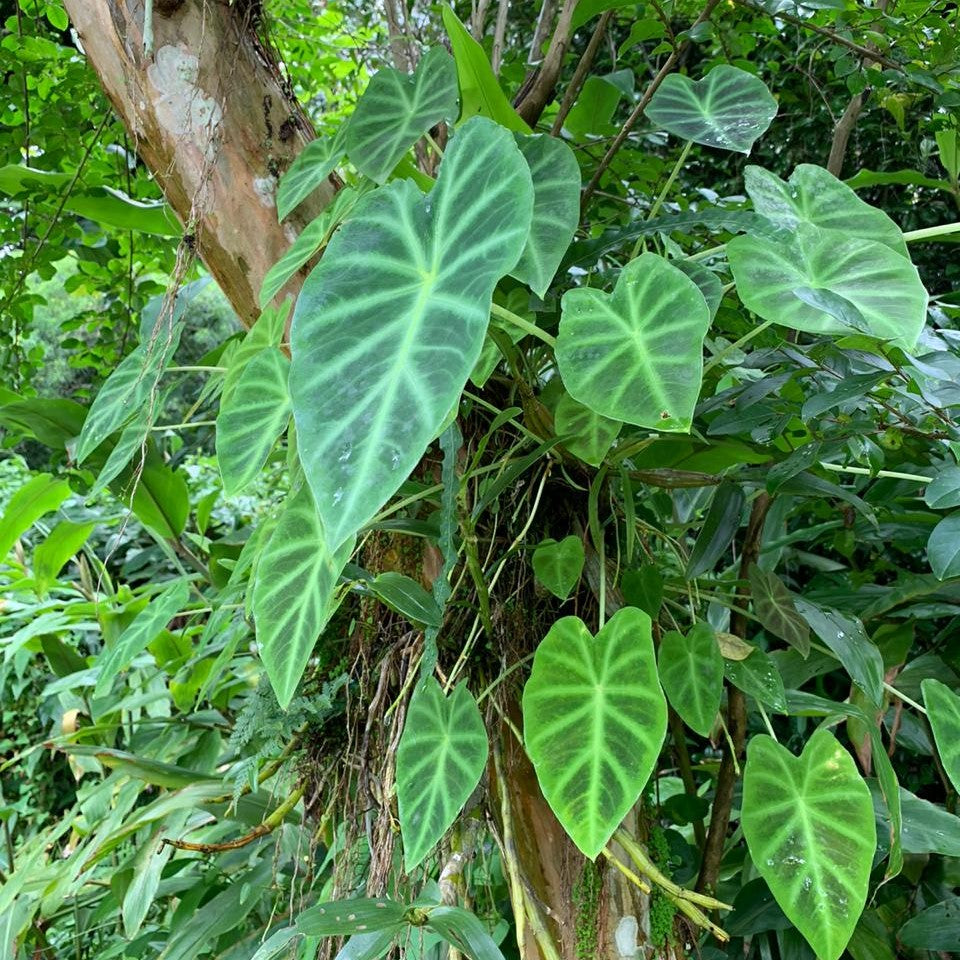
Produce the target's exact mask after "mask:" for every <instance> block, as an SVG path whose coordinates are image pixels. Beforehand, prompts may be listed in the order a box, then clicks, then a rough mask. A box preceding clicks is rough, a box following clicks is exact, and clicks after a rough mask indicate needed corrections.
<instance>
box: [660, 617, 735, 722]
mask: <svg viewBox="0 0 960 960" xmlns="http://www.w3.org/2000/svg"><path fill="white" fill-rule="evenodd" d="M657 671H658V673H659V674H660V683H661V685H662V686H663V692H664V693H665V694H666V695H667V699H668V700H669V701H670V705H671V706H672V707H673V709H674V710H676V711H677V713H678V714H679V715H680V719H681V720H683V722H684V723H685V724H686V725H687V726H688V727H689V728H690V729H691V730H694V731H695V732H697V733H699V734H700V736H702V737H706V736H708V735H709V733H710V730H711V729H712V728H713V724H714V722H715V721H716V719H717V711H718V710H719V709H720V698H721V696H722V695H723V657H722V656H721V654H720V648H719V647H718V646H717V638H716V636H714V633H713V627H711V626H710V624H709V623H705V622H701V623H696V624H694V625H693V627H692V629H691V630H690V632H689V633H688V634H687V635H686V636H684V635H683V634H682V633H678V632H677V631H676V630H670V631H668V632H667V633H665V634H664V635H663V638H662V639H661V641H660V650H659V653H658V655H657Z"/></svg>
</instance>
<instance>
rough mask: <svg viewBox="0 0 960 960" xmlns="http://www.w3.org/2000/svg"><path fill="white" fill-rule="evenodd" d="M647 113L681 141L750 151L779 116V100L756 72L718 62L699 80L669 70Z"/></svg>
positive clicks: (659, 125)
mask: <svg viewBox="0 0 960 960" xmlns="http://www.w3.org/2000/svg"><path fill="white" fill-rule="evenodd" d="M646 115H647V117H648V119H649V120H650V122H651V123H654V124H656V125H657V126H658V127H662V128H663V129H664V130H666V131H668V132H669V133H672V134H674V135H675V136H677V137H683V139H684V140H693V141H694V142H695V143H702V144H704V145H705V146H708V147H719V148H720V149H721V150H735V151H737V152H738V153H749V152H750V148H751V147H752V146H753V144H754V142H755V141H757V140H758V139H759V138H760V137H762V136H763V135H764V133H766V132H767V128H768V127H769V126H770V124H771V123H772V122H773V118H774V117H775V116H776V115H777V101H776V100H774V99H773V96H772V95H771V94H770V91H769V90H768V89H767V85H766V84H765V83H764V82H763V81H762V80H761V79H760V78H759V77H755V76H754V75H753V74H752V73H747V72H746V71H745V70H741V69H739V67H732V66H729V65H728V64H721V65H720V66H718V67H714V68H713V69H712V70H711V71H710V72H709V73H708V74H707V75H706V76H705V77H704V78H703V79H702V80H698V81H694V80H691V79H690V78H689V77H685V76H683V75H682V74H679V73H672V74H670V75H669V76H668V77H667V78H666V79H665V80H664V81H663V83H661V84H660V87H659V88H658V89H657V92H656V93H655V94H654V95H653V98H652V99H651V101H650V104H649V106H648V107H647V110H646Z"/></svg>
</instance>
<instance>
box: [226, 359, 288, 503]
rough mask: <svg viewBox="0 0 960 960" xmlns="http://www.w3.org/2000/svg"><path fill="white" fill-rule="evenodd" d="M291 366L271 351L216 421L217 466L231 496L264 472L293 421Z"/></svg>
mask: <svg viewBox="0 0 960 960" xmlns="http://www.w3.org/2000/svg"><path fill="white" fill-rule="evenodd" d="M289 369H290V361H289V360H287V358H286V357H285V356H284V355H283V354H282V353H281V352H280V351H279V350H278V349H277V348H276V347H269V348H267V349H266V350H264V351H263V352H262V353H259V354H258V355H257V356H255V357H254V358H253V359H252V360H251V361H250V362H249V363H248V364H247V365H246V367H245V368H244V370H243V373H241V374H240V378H239V379H238V380H237V383H236V387H235V388H234V390H233V391H232V392H231V394H230V399H229V400H228V401H227V402H226V403H223V404H222V405H221V409H220V415H219V416H218V417H217V462H218V463H219V465H220V476H221V477H223V492H224V493H225V494H226V495H227V496H232V495H233V494H235V493H239V492H240V491H241V490H242V489H243V488H244V487H245V486H246V485H247V484H248V483H249V482H250V481H251V480H253V478H254V477H255V476H256V475H257V474H258V473H259V472H260V470H261V469H262V468H263V465H264V464H265V463H266V462H267V457H268V456H269V455H270V450H271V449H272V448H273V445H274V443H275V442H276V440H277V437H278V436H280V434H281V433H282V432H283V429H284V427H286V425H287V420H289V418H290V394H289V393H288V391H287V375H288V373H289Z"/></svg>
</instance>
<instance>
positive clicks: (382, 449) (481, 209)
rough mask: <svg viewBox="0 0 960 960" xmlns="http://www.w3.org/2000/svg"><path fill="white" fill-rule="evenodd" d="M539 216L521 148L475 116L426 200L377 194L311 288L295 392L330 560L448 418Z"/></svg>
mask: <svg viewBox="0 0 960 960" xmlns="http://www.w3.org/2000/svg"><path fill="white" fill-rule="evenodd" d="M532 206H533V186H532V183H531V180H530V172H529V170H528V169H527V164H526V161H525V160H524V159H523V156H522V155H521V153H520V151H519V150H518V149H517V146H516V144H515V143H514V141H513V137H512V136H511V135H510V133H509V132H507V131H506V130H503V129H501V128H499V127H497V126H496V125H495V124H493V123H491V122H490V121H489V120H486V119H484V118H482V117H475V118H474V119H473V120H471V121H469V122H468V123H466V124H464V126H463V127H461V128H460V130H459V131H458V132H457V134H456V135H455V136H454V137H453V139H452V140H451V143H450V146H449V148H448V149H447V152H446V155H445V157H444V160H443V163H442V164H441V166H440V175H439V179H438V180H437V183H436V186H435V187H434V188H433V190H432V191H431V192H430V194H429V196H427V197H424V196H422V195H421V194H420V192H419V190H418V189H417V188H416V187H415V186H414V184H413V183H412V182H411V181H409V180H395V181H393V182H392V183H390V184H388V185H387V186H385V187H381V188H380V189H379V190H377V191H375V192H374V193H372V194H370V195H369V196H368V197H366V198H365V199H364V200H363V202H362V203H361V204H360V205H359V206H358V207H357V208H356V209H355V211H354V214H353V216H352V217H351V219H349V220H348V221H347V222H346V223H345V224H344V225H343V226H342V227H341V228H340V230H339V231H338V232H337V233H336V235H335V236H334V237H333V239H332V240H331V242H330V244H329V246H328V248H327V253H326V256H324V258H323V259H322V260H321V262H320V264H319V265H318V266H317V267H316V268H315V269H314V271H313V273H311V275H310V277H309V278H308V279H307V281H306V283H305V284H304V287H303V291H302V292H301V294H300V297H299V299H298V300H297V306H296V311H295V314H294V318H293V328H292V332H291V341H292V352H293V361H292V365H291V369H290V392H291V395H292V397H293V413H294V418H295V420H296V424H297V440H298V444H299V453H300V458H301V461H302V463H303V467H304V470H305V472H306V475H307V480H308V481H309V483H310V486H311V487H312V488H313V492H314V496H315V497H316V502H317V509H318V511H319V513H320V516H321V517H322V519H323V526H324V529H325V530H326V533H327V536H328V538H329V543H330V545H331V548H333V549H336V547H337V546H339V545H340V544H341V543H343V542H344V541H345V540H346V539H347V538H348V537H350V536H351V535H352V534H354V533H355V532H356V531H357V530H359V529H360V527H362V526H363V525H364V524H365V523H366V522H367V521H368V520H369V519H370V518H371V517H372V516H373V515H374V514H375V513H376V511H377V510H378V509H379V508H380V506H381V505H382V504H383V503H384V502H385V501H386V500H387V499H388V498H389V497H390V496H391V494H393V493H394V492H395V491H396V490H397V488H398V487H399V486H400V484H401V483H403V481H404V480H405V479H406V477H407V475H408V474H409V472H410V471H411V470H412V469H413V467H414V466H415V465H416V463H417V461H418V460H419V459H420V457H421V456H422V455H423V452H424V451H425V450H426V448H427V445H428V444H429V443H430V442H431V441H432V440H433V439H434V437H436V435H437V433H438V432H439V430H440V428H441V426H442V425H443V422H444V420H445V419H446V418H447V416H448V415H449V413H450V411H451V409H452V408H453V406H454V404H455V403H456V401H457V398H458V397H459V395H460V391H461V390H462V389H463V386H464V384H465V383H466V381H467V377H468V376H469V375H470V372H471V370H472V369H473V367H474V364H475V363H476V361H477V358H478V356H479V354H480V348H481V347H482V345H483V338H484V334H485V333H486V328H487V324H488V321H489V315H490V302H491V297H492V294H493V287H494V285H495V284H496V282H497V280H499V279H500V277H502V276H504V275H505V274H506V273H507V272H508V271H509V270H510V269H512V268H513V267H514V266H515V264H516V262H517V260H518V259H519V257H520V253H521V251H522V250H523V246H524V243H525V242H526V235H527V231H528V229H529V226H530V217H531V210H532Z"/></svg>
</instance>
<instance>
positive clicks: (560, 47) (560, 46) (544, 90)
mask: <svg viewBox="0 0 960 960" xmlns="http://www.w3.org/2000/svg"><path fill="white" fill-rule="evenodd" d="M576 6H577V0H564V4H563V7H562V8H561V10H560V16H559V17H558V18H557V25H556V27H555V28H554V31H553V37H552V38H551V40H550V47H549V49H548V50H547V55H546V56H545V57H544V58H543V63H542V64H540V68H539V69H538V70H537V72H536V74H535V75H534V77H533V80H532V82H531V83H530V86H529V88H528V89H527V90H526V92H525V93H524V94H523V97H522V98H521V100H520V102H519V103H518V104H517V113H519V114H520V116H521V117H523V119H524V120H525V121H526V122H527V123H529V124H530V126H531V127H532V126H534V125H535V124H536V122H537V121H538V120H539V119H540V114H542V113H543V108H544V107H545V106H546V105H547V103H548V102H549V100H550V97H551V96H553V90H554V87H556V85H557V79H558V78H559V76H560V70H561V68H562V67H563V58H564V56H565V54H566V52H567V47H569V46H570V39H571V37H572V36H573V13H574V10H575V9H576Z"/></svg>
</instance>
